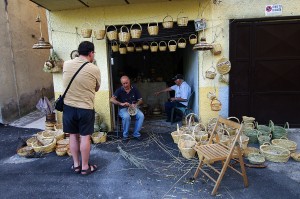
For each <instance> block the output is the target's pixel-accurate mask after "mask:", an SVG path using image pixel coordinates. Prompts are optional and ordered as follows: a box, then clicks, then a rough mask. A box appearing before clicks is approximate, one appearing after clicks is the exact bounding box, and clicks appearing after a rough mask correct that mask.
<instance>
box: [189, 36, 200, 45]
mask: <svg viewBox="0 0 300 199" xmlns="http://www.w3.org/2000/svg"><path fill="white" fill-rule="evenodd" d="M197 39H198V38H197V35H195V34H191V35H190V36H189V42H190V44H192V45H193V44H196V43H197Z"/></svg>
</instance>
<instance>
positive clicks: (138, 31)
mask: <svg viewBox="0 0 300 199" xmlns="http://www.w3.org/2000/svg"><path fill="white" fill-rule="evenodd" d="M137 26H138V27H139V28H136V27H137ZM142 30H143V29H142V26H141V24H139V23H136V24H132V25H131V27H130V34H131V37H132V38H133V39H139V38H141V35H142Z"/></svg>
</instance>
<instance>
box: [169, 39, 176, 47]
mask: <svg viewBox="0 0 300 199" xmlns="http://www.w3.org/2000/svg"><path fill="white" fill-rule="evenodd" d="M171 41H172V42H174V43H175V45H177V42H176V41H175V40H174V39H171V40H170V41H169V42H168V46H170V42H171Z"/></svg>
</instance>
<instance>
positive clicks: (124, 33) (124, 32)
mask: <svg viewBox="0 0 300 199" xmlns="http://www.w3.org/2000/svg"><path fill="white" fill-rule="evenodd" d="M129 40H130V32H129V29H128V28H127V26H121V28H120V32H119V41H120V42H123V43H128V42H129Z"/></svg>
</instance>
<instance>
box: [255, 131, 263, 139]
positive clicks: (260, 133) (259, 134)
mask: <svg viewBox="0 0 300 199" xmlns="http://www.w3.org/2000/svg"><path fill="white" fill-rule="evenodd" d="M254 130H255V131H257V134H256V137H257V139H258V137H259V136H261V135H262V132H260V131H258V130H256V129H254Z"/></svg>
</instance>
